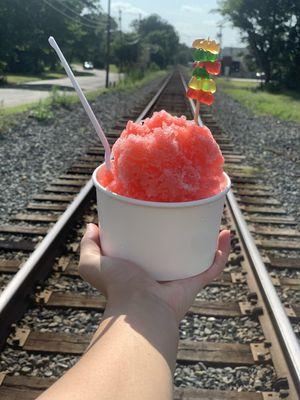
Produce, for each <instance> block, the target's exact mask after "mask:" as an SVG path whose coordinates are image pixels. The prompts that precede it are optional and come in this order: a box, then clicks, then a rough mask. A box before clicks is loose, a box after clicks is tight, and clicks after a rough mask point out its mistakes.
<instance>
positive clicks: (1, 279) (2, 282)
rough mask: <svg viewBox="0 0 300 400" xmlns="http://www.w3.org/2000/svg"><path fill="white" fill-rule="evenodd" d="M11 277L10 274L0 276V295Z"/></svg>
mask: <svg viewBox="0 0 300 400" xmlns="http://www.w3.org/2000/svg"><path fill="white" fill-rule="evenodd" d="M12 277H13V275H11V274H1V275H0V294H1V292H2V291H3V290H4V288H5V286H6V285H7V284H8V282H9V281H10V280H11V279H12Z"/></svg>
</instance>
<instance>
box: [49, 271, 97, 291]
mask: <svg viewBox="0 0 300 400" xmlns="http://www.w3.org/2000/svg"><path fill="white" fill-rule="evenodd" d="M45 289H48V290H53V291H54V292H61V291H64V292H68V293H70V292H73V293H84V294H87V295H97V294H99V291H98V290H97V289H95V288H93V287H92V286H91V285H90V284H89V283H87V282H85V281H83V280H82V279H81V278H80V277H78V278H77V277H76V278H75V277H74V278H70V277H67V276H64V277H63V276H61V277H60V278H59V281H57V278H56V277H50V278H49V279H48V280H47V281H46V283H45Z"/></svg>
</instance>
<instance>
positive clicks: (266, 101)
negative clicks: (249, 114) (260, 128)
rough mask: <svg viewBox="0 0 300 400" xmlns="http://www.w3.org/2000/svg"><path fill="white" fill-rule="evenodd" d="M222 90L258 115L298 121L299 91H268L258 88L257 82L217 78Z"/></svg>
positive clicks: (299, 108)
mask: <svg viewBox="0 0 300 400" xmlns="http://www.w3.org/2000/svg"><path fill="white" fill-rule="evenodd" d="M217 83H218V85H219V86H220V88H222V90H223V91H224V92H225V93H227V94H229V95H230V96H231V97H233V98H234V99H235V100H237V101H238V102H240V103H241V104H243V105H244V106H246V107H247V108H249V109H250V110H252V111H253V112H254V113H255V114H259V115H272V116H274V117H276V118H279V119H282V120H285V121H294V122H298V123H300V113H299V110H300V93H296V92H292V91H287V90H286V91H284V92H282V93H269V92H266V91H263V90H260V89H259V83H256V82H240V81H232V80H225V79H224V78H219V79H218V81H217Z"/></svg>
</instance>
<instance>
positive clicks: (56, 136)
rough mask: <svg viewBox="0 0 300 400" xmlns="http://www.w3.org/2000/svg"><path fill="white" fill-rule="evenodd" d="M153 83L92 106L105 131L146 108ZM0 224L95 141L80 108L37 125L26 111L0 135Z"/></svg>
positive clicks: (109, 95) (60, 111)
mask: <svg viewBox="0 0 300 400" xmlns="http://www.w3.org/2000/svg"><path fill="white" fill-rule="evenodd" d="M161 80H162V79H161V78H159V79H156V80H154V81H152V82H150V83H148V84H147V85H145V86H143V87H142V88H139V89H137V90H135V91H132V92H128V91H114V92H110V93H106V94H103V95H101V96H100V97H98V99H97V100H95V101H94V102H93V103H92V107H93V110H94V112H95V114H96V116H98V117H100V118H101V122H102V124H103V126H104V128H105V129H108V128H112V127H113V126H114V124H115V122H116V120H117V119H118V118H119V117H122V115H128V114H130V112H131V111H132V109H133V107H135V106H137V105H140V104H146V102H147V100H148V98H149V93H150V91H153V90H156V89H157V88H158V87H159V85H160V82H161ZM0 142H1V146H0V164H1V168H0V180H1V193H0V222H1V223H3V222H8V220H9V216H10V215H11V214H12V213H13V212H14V211H20V210H22V209H24V207H25V206H26V204H27V202H28V199H30V198H31V197H32V196H33V194H35V193H40V192H41V191H42V188H43V187H45V186H46V185H48V184H49V183H50V182H51V180H52V179H54V178H55V177H57V176H58V175H59V174H60V173H61V172H63V171H65V170H66V169H67V168H68V166H70V165H71V164H72V163H73V162H74V161H75V159H76V158H77V157H79V156H80V155H83V154H84V151H85V149H86V148H87V146H88V145H89V144H91V143H94V142H95V133H94V131H93V128H92V126H91V124H90V122H89V120H88V117H87V116H86V114H85V112H84V110H83V109H82V107H81V105H80V104H76V105H73V106H71V107H70V109H63V108H62V109H57V110H56V111H55V112H54V118H53V119H52V120H51V121H49V122H44V123H41V122H38V121H36V120H35V119H33V118H31V117H30V112H27V113H24V114H22V115H21V116H18V117H15V122H14V124H13V126H11V127H9V128H7V130H6V131H5V132H4V133H2V134H1V135H0Z"/></svg>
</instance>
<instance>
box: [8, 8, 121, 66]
mask: <svg viewBox="0 0 300 400" xmlns="http://www.w3.org/2000/svg"><path fill="white" fill-rule="evenodd" d="M96 4H97V1H96V0H59V1H58V0H55V1H52V0H45V1H41V0H27V1H24V0H1V7H0V60H1V62H2V63H5V70H6V71H9V72H26V73H39V72H41V71H43V70H44V69H45V67H46V66H49V67H50V69H51V70H54V69H55V67H56V66H57V65H58V59H57V56H56V55H55V53H54V51H53V50H52V49H51V48H50V46H49V44H48V37H49V36H50V35H54V36H55V38H56V39H57V41H58V43H59V44H60V46H61V47H62V49H63V50H64V53H65V55H66V57H67V58H68V61H70V62H71V61H72V60H75V59H78V60H80V61H84V60H86V59H87V58H88V59H91V61H94V63H95V65H97V64H98V65H99V66H102V65H103V59H104V53H105V48H104V40H103V37H104V32H105V28H106V26H105V23H104V20H105V15H104V14H103V13H102V11H101V9H99V7H96ZM83 11H84V15H83V16H81V14H82V13H83ZM115 25H116V24H115ZM115 25H113V28H114V26H115ZM94 55H96V56H95V57H94Z"/></svg>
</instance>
